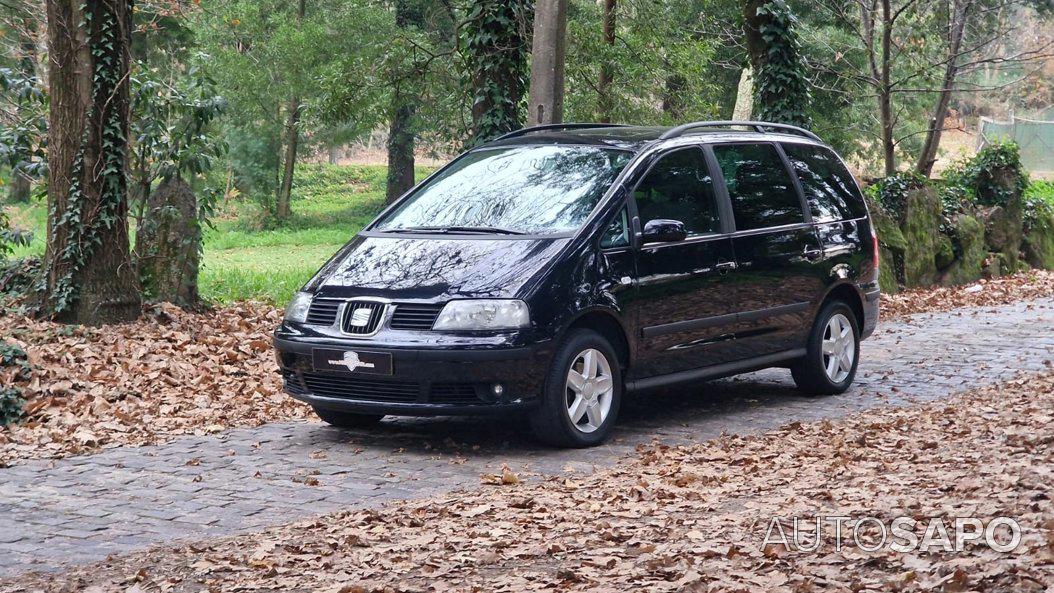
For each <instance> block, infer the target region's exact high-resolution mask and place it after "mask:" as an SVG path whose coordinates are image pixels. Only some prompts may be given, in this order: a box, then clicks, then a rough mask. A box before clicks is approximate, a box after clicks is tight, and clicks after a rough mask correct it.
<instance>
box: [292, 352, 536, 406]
mask: <svg viewBox="0 0 1054 593" xmlns="http://www.w3.org/2000/svg"><path fill="white" fill-rule="evenodd" d="M274 345H275V349H276V351H277V355H278V362H279V365H280V367H281V372H282V377H283V381H284V385H285V391H286V393H288V394H289V395H291V396H293V397H294V398H296V399H298V400H301V401H304V402H307V403H309V404H311V405H312V406H315V407H319V408H325V409H331V410H339V411H344V412H355V413H363V414H392V415H402V416H445V415H465V414H493V413H501V412H507V411H513V410H522V409H528V408H531V407H533V406H535V405H536V404H537V403H538V401H539V395H540V394H541V391H542V384H543V382H544V377H545V374H546V371H547V370H548V368H549V362H550V360H551V359H552V351H551V347H550V345H549V343H548V342H544V343H542V344H539V345H535V346H528V347H518V348H493V347H487V348H469V347H465V346H460V347H458V348H401V347H386V346H385V345H384V344H376V345H374V344H370V345H365V344H362V343H361V342H355V343H342V342H337V341H331V340H326V341H320V340H317V339H310V338H301V339H297V338H291V339H290V338H284V337H281V336H277V335H276V336H275V339H274ZM314 348H326V349H348V350H357V351H369V352H374V353H377V352H379V353H386V354H391V357H392V374H391V375H376V374H368V373H364V372H361V371H356V372H337V371H322V370H317V371H316V370H315V369H314V368H313V363H312V350H313V349H314ZM499 384H500V385H501V388H502V389H501V394H500V395H498V394H495V392H494V386H495V385H499Z"/></svg>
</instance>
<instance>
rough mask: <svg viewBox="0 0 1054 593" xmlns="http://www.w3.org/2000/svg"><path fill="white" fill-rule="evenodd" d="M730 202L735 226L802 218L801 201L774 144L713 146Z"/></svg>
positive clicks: (750, 226)
mask: <svg viewBox="0 0 1054 593" xmlns="http://www.w3.org/2000/svg"><path fill="white" fill-rule="evenodd" d="M714 155H715V156H717V162H718V163H719V164H720V166H721V173H722V174H723V175H724V177H725V185H726V186H727V187H728V197H729V199H730V200H731V202H732V214H733V215H734V216H735V219H736V230H739V231H745V230H751V229H763V228H766V227H774V226H781V225H785V224H795V223H801V222H805V215H804V213H803V212H802V207H801V201H800V200H799V199H798V192H797V190H796V189H795V188H794V182H793V181H792V180H791V177H790V174H789V173H788V172H787V168H786V167H784V166H783V159H781V158H780V155H779V153H778V152H776V147H775V146H773V145H771V144H722V145H717V146H714Z"/></svg>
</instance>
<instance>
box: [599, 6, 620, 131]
mask: <svg viewBox="0 0 1054 593" xmlns="http://www.w3.org/2000/svg"><path fill="white" fill-rule="evenodd" d="M615 8H616V4H615V0H604V26H603V33H604V45H605V46H606V49H607V50H608V51H609V52H610V51H611V49H612V48H613V47H614V46H615ZM614 78H615V64H614V61H613V59H612V57H611V56H610V55H609V56H607V58H605V59H604V61H603V62H602V63H601V64H600V80H598V81H597V119H598V120H599V121H601V122H604V123H609V122H611V112H612V111H613V110H614V108H615V105H614V101H613V99H612V96H611V83H612V81H613V80H614Z"/></svg>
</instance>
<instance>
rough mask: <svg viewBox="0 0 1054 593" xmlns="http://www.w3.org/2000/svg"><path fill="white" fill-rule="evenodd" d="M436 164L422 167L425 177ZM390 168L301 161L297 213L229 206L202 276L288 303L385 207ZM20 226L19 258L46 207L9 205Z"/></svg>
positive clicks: (212, 291)
mask: <svg viewBox="0 0 1054 593" xmlns="http://www.w3.org/2000/svg"><path fill="white" fill-rule="evenodd" d="M429 172H430V170H427V169H423V168H419V169H418V171H417V179H418V180H420V179H422V178H423V177H424V176H425V175H427V174H428V173H429ZM386 173H387V171H386V168H385V167H383V166H360V165H352V166H335V165H300V166H298V168H297V173H296V177H295V178H294V183H293V216H292V218H291V219H290V220H289V221H287V222H285V223H284V224H282V225H281V226H278V227H276V228H265V227H264V225H262V224H261V221H262V220H263V217H262V216H261V213H260V209H259V208H258V207H257V206H256V205H255V204H254V203H252V202H251V201H249V200H245V201H239V202H236V203H232V204H228V205H226V207H225V208H223V209H222V210H223V212H222V213H221V214H219V215H218V216H217V217H216V219H215V220H213V224H212V228H208V229H206V231H205V237H204V243H205V247H204V249H205V252H204V259H203V261H202V267H201V272H200V276H199V278H198V282H199V285H200V288H201V294H202V296H203V297H204V298H205V299H207V300H209V301H212V302H216V303H230V302H234V301H244V300H260V301H266V302H270V303H274V304H277V305H284V304H285V303H286V302H287V301H288V300H289V298H290V297H291V296H292V294H293V292H294V291H296V290H297V289H298V288H300V287H301V286H302V285H303V284H304V283H305V282H307V281H308V280H309V279H310V278H311V276H312V275H314V273H315V272H316V271H317V270H318V268H319V267H320V266H321V265H322V264H323V263H325V262H326V260H327V259H329V258H330V256H332V255H333V254H334V253H335V252H336V251H337V250H338V249H340V247H341V246H342V245H343V244H344V243H346V242H347V241H348V240H349V239H351V237H353V236H354V235H355V233H357V232H358V231H359V230H360V229H361V228H362V227H363V226H365V225H366V224H367V223H368V222H369V221H370V220H372V219H373V217H374V216H376V214H377V212H379V211H380V210H381V208H382V207H383V206H384V185H385V175H386ZM7 211H8V213H9V215H10V216H11V220H12V223H13V224H14V226H16V227H18V228H22V229H26V230H31V231H33V233H34V237H33V242H32V244H31V245H30V246H28V247H20V248H18V249H17V250H16V252H15V257H23V256H27V255H40V254H42V253H43V252H44V243H45V237H44V234H45V231H44V229H45V225H46V224H47V213H46V207H45V206H44V204H43V203H41V202H33V203H31V204H30V205H28V206H21V205H17V206H8V207H7Z"/></svg>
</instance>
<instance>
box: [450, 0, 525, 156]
mask: <svg viewBox="0 0 1054 593" xmlns="http://www.w3.org/2000/svg"><path fill="white" fill-rule="evenodd" d="M474 4H475V8H474V10H473V15H474V17H475V18H476V19H478V20H477V21H476V24H478V25H479V28H480V30H479V31H478V32H479V33H485V34H481V35H475V36H474V38H473V39H471V40H470V41H469V43H468V44H467V47H466V48H465V51H466V62H467V63H468V66H469V71H470V72H471V76H472V95H473V98H472V129H473V143H474V144H482V143H483V142H486V141H488V140H493V139H494V138H495V137H497V136H500V135H502V134H505V133H507V132H511V131H512V130H515V129H517V128H519V127H520V126H521V122H522V116H521V114H520V105H521V103H522V102H523V96H524V94H525V93H526V92H527V88H526V83H525V80H524V78H525V73H526V71H527V25H528V23H529V16H528V15H529V4H528V3H527V2H526V1H525V0H475V1H474Z"/></svg>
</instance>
